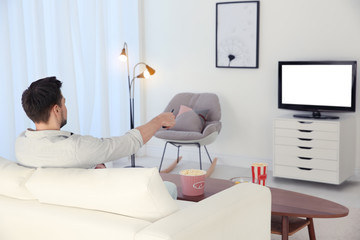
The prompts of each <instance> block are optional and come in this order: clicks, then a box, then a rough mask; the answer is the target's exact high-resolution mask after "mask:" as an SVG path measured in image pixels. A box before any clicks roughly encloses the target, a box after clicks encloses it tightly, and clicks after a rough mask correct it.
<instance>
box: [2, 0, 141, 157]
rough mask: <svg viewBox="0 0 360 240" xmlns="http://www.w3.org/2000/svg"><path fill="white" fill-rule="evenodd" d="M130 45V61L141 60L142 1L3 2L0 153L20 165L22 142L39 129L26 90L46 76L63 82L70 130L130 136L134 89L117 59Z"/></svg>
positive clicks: (10, 0)
mask: <svg viewBox="0 0 360 240" xmlns="http://www.w3.org/2000/svg"><path fill="white" fill-rule="evenodd" d="M125 41H126V42H127V43H128V46H129V55H130V61H134V62H137V60H138V58H139V49H138V48H139V27H138V1H135V0H0V113H1V124H0V133H1V137H0V156H2V157H5V158H8V159H10V160H15V153H14V143H15V140H16V137H17V136H18V135H19V134H20V133H21V132H22V131H24V130H25V129H26V128H29V127H31V128H33V127H34V125H33V123H32V122H31V121H30V120H29V119H28V118H27V116H26V115H25V113H24V111H23V109H22V106H21V95H22V92H23V91H24V90H25V89H26V88H27V87H28V86H29V85H30V83H31V82H33V81H35V80H37V79H40V78H43V77H47V76H56V77H57V78H58V79H59V80H61V81H62V82H63V87H62V92H63V95H64V97H65V98H66V105H67V108H68V124H67V125H66V126H65V127H64V128H63V130H67V131H72V132H75V133H79V134H84V135H93V136H97V137H108V136H114V135H121V134H124V133H125V132H126V131H127V130H128V129H129V127H130V123H129V100H128V85H127V72H126V66H125V64H124V63H122V62H120V61H119V60H118V56H119V54H120V52H121V49H122V47H123V43H124V42H125ZM134 62H130V66H131V64H133V63H134ZM136 109H137V110H138V109H139V108H138V107H137V108H136ZM135 115H137V116H138V115H139V114H135Z"/></svg>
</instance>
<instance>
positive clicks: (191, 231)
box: [135, 183, 271, 240]
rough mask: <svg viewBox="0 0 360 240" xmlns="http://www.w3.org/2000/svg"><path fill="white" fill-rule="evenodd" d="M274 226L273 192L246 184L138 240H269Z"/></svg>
mask: <svg viewBox="0 0 360 240" xmlns="http://www.w3.org/2000/svg"><path fill="white" fill-rule="evenodd" d="M270 222H271V193H270V190H269V189H268V188H267V187H263V186H260V185H256V184H251V183H242V184H237V185H235V186H233V187H231V188H229V189H226V190H225V191H222V192H220V193H218V194H215V195H213V196H211V197H209V198H207V199H205V200H203V201H200V202H198V203H195V204H193V205H191V206H189V207H187V208H185V209H182V210H179V211H177V212H175V213H173V214H171V215H169V216H167V217H165V218H162V219H160V220H158V221H156V222H154V223H153V224H151V225H150V226H148V227H146V228H144V229H142V230H141V231H139V232H138V233H137V234H136V237H135V239H136V240H145V239H146V240H160V239H162V240H163V239H168V240H176V239H177V240H183V239H197V240H199V239H207V240H209V239H214V240H215V239H227V240H231V239H237V240H239V239H246V240H269V239H270V238H271V233H270Z"/></svg>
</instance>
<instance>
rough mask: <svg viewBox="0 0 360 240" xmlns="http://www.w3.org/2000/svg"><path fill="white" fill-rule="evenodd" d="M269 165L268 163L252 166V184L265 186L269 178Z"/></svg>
mask: <svg viewBox="0 0 360 240" xmlns="http://www.w3.org/2000/svg"><path fill="white" fill-rule="evenodd" d="M266 170H267V164H266V163H254V164H252V165H251V173H252V182H253V183H258V184H260V185H263V186H265V181H266V177H267V173H266Z"/></svg>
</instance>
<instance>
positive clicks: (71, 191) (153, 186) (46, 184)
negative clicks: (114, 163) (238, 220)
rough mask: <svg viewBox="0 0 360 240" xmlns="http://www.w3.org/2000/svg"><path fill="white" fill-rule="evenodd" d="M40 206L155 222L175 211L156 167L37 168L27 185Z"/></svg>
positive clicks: (174, 206) (173, 202)
mask: <svg viewBox="0 0 360 240" xmlns="http://www.w3.org/2000/svg"><path fill="white" fill-rule="evenodd" d="M26 186H27V188H28V189H29V191H30V192H31V193H32V194H33V195H34V196H35V197H37V198H38V200H39V201H40V202H42V203H50V204H57V205H63V206H72V207H80V208H86V209H94V210H101V211H106V212H112V213H117V214H122V215H126V216H130V217H135V218H139V219H144V220H147V221H155V220H157V219H160V218H162V217H165V216H167V215H169V214H171V213H172V212H174V211H176V210H177V209H178V208H177V205H176V203H175V201H174V200H173V199H172V198H171V196H170V194H169V193H168V191H167V189H166V187H165V185H164V182H163V181H162V179H161V177H160V175H159V173H158V170H157V169H155V168H135V169H134V168H108V169H78V168H67V169H66V168H39V169H37V170H36V171H35V173H34V174H33V175H32V176H31V178H30V179H29V181H28V182H27V183H26Z"/></svg>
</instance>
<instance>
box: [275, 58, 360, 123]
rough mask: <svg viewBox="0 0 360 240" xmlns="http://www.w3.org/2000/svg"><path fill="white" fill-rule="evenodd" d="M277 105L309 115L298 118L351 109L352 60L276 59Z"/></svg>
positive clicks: (354, 97)
mask: <svg viewBox="0 0 360 240" xmlns="http://www.w3.org/2000/svg"><path fill="white" fill-rule="evenodd" d="M278 67H279V69H278V70H279V72H278V76H279V85H278V86H279V89H278V107H279V108H280V109H290V110H298V111H309V112H312V113H310V114H296V115H294V117H301V118H325V119H326V118H335V119H336V118H339V117H338V116H332V115H330V116H326V115H323V114H321V112H355V102H356V67H357V62H356V61H280V62H279V66H278Z"/></svg>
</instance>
